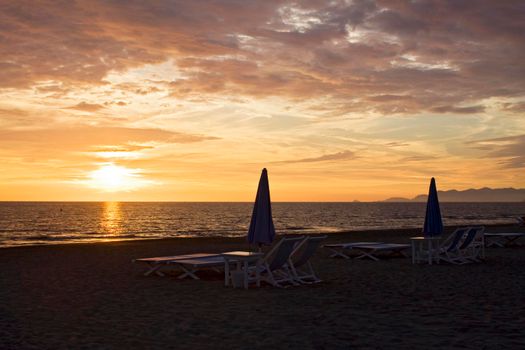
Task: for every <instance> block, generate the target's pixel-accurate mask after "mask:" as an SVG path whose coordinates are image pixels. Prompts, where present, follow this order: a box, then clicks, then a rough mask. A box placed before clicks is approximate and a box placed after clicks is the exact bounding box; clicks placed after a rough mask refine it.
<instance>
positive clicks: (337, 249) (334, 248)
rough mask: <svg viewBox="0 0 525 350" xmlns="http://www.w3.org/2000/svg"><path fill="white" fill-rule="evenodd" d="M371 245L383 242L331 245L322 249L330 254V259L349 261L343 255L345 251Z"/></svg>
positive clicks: (348, 257)
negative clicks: (336, 258)
mask: <svg viewBox="0 0 525 350" xmlns="http://www.w3.org/2000/svg"><path fill="white" fill-rule="evenodd" d="M372 244H383V242H349V243H332V244H325V245H323V248H326V249H328V250H330V251H331V252H332V255H330V258H335V257H341V258H344V259H350V256H349V255H347V254H345V252H344V251H345V250H352V248H354V247H357V246H360V245H372Z"/></svg>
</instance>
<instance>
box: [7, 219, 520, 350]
mask: <svg viewBox="0 0 525 350" xmlns="http://www.w3.org/2000/svg"><path fill="white" fill-rule="evenodd" d="M498 230H499V231H505V232H508V231H517V230H519V229H516V228H515V227H514V228H513V227H506V228H501V227H500V228H496V227H491V228H488V229H487V231H491V232H496V231H498ZM522 230H523V228H522ZM415 234H416V232H415V231H414V230H411V231H389V232H384V231H383V232H367V233H348V234H336V235H331V236H330V237H329V240H328V241H329V242H344V241H359V240H381V241H387V242H398V243H408V237H410V236H412V235H415ZM523 243H525V241H524V242H523ZM239 248H240V249H245V248H246V244H245V243H244V241H243V240H239V239H171V240H157V241H141V242H121V243H104V244H85V245H78V244H77V245H62V246H45V247H25V248H9V249H0V300H1V302H0V348H1V349H27V348H34V349H60V348H69V349H99V348H104V349H116V348H129V349H144V348H146V349H168V348H174V349H179V348H180V349H190V348H191V349H212V348H215V349H248V348H255V349H269V348H276V349H285V348H294V349H353V348H358V349H398V348H402V349H428V348H440V349H450V348H471V349H504V348H506V349H525V247H518V248H505V249H502V248H492V249H487V259H486V262H485V263H481V264H471V265H463V266H451V265H444V264H441V265H432V266H423V265H421V266H419V265H418V266H414V265H412V264H411V261H410V259H403V258H392V259H385V260H381V261H379V262H375V261H369V260H343V259H329V258H328V254H327V252H325V251H321V252H319V254H318V256H317V257H316V258H315V261H314V263H315V266H316V267H317V271H318V272H319V275H320V276H321V277H322V278H323V279H324V281H325V282H324V283H321V284H318V285H314V286H301V287H293V288H287V289H277V288H272V287H269V286H265V287H263V288H260V289H250V290H237V289H232V288H226V287H224V286H223V279H222V278H223V276H221V275H219V274H217V273H214V272H204V273H202V274H201V277H202V278H203V279H202V280H200V281H194V280H176V279H174V278H173V277H164V278H161V277H144V276H142V274H141V273H142V271H143V266H141V265H137V264H132V263H131V259H133V258H137V257H150V256H162V255H172V254H178V253H189V252H221V251H229V250H234V249H239Z"/></svg>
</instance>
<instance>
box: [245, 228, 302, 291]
mask: <svg viewBox="0 0 525 350" xmlns="http://www.w3.org/2000/svg"><path fill="white" fill-rule="evenodd" d="M303 238H304V237H303V236H299V237H285V238H282V239H281V240H280V241H279V242H277V243H276V244H275V245H274V246H273V248H272V249H270V250H269V251H268V253H266V254H265V255H264V257H263V258H262V261H261V263H260V265H259V266H260V270H259V274H260V280H261V281H265V282H267V283H269V284H271V285H272V286H274V287H283V285H282V283H290V284H292V285H298V283H297V282H295V280H294V276H293V274H292V272H291V271H290V268H289V266H288V264H287V263H288V259H289V258H290V254H291V253H292V251H293V250H294V248H295V246H296V244H298V243H299V242H300V241H301V240H302V239H303ZM249 272H250V274H251V275H255V274H256V272H257V271H256V267H252V268H250V270H249Z"/></svg>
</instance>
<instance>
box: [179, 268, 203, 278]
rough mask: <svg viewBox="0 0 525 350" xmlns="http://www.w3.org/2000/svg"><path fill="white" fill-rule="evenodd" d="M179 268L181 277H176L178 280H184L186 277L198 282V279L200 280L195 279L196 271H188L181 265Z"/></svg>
mask: <svg viewBox="0 0 525 350" xmlns="http://www.w3.org/2000/svg"><path fill="white" fill-rule="evenodd" d="M180 268H181V269H182V271H183V273H182V275H180V276H178V277H177V278H178V279H183V278H185V277H187V276H189V277H191V278H193V279H194V280H198V279H200V278H199V277H197V276H196V275H195V272H197V269H191V270H189V269H187V268H186V267H184V266H183V265H180Z"/></svg>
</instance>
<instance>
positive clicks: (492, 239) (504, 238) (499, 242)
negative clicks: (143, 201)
mask: <svg viewBox="0 0 525 350" xmlns="http://www.w3.org/2000/svg"><path fill="white" fill-rule="evenodd" d="M484 237H485V238H486V239H487V247H501V248H505V247H512V246H520V243H519V242H518V239H520V238H521V237H525V233H523V232H500V233H490V232H487V233H485V234H484Z"/></svg>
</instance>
